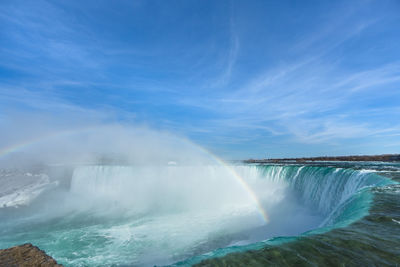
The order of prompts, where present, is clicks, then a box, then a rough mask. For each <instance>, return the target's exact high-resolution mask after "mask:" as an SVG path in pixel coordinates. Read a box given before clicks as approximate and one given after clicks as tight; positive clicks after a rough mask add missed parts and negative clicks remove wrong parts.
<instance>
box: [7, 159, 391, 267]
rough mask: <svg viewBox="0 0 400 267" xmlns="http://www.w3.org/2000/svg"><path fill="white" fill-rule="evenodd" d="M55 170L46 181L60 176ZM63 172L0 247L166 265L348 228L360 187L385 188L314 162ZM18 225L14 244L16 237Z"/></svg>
mask: <svg viewBox="0 0 400 267" xmlns="http://www.w3.org/2000/svg"><path fill="white" fill-rule="evenodd" d="M52 168H53V171H52V172H50V173H52V174H53V175H50V176H52V177H53V178H54V177H55V176H54V173H63V172H60V171H59V170H58V169H60V168H61V167H52ZM54 169H57V170H58V171H55V170H54ZM68 173H69V178H68V179H67V180H68V181H65V180H62V179H61V180H59V181H58V184H59V185H58V186H56V187H54V182H55V181H54V179H49V181H48V185H49V188H48V189H43V180H40V179H39V180H38V181H40V182H41V187H40V190H42V191H41V192H45V193H42V194H39V195H40V196H39V197H37V198H36V199H34V200H33V202H32V203H30V204H29V205H28V206H26V207H20V208H19V209H18V210H20V211H21V212H23V213H25V215H24V216H20V217H18V216H16V217H14V219H8V220H7V221H8V222H9V223H10V224H11V225H12V226H8V229H7V233H4V236H5V237H6V238H5V240H4V239H3V240H0V245H1V244H10V242H11V243H12V242H15V243H21V242H28V241H29V242H30V241H32V242H35V243H37V244H38V245H40V246H42V247H43V248H46V251H49V252H50V253H52V255H53V256H56V257H57V258H58V259H61V260H62V262H64V263H67V264H71V265H74V266H75V265H78V266H79V265H81V264H82V265H98V264H111V263H113V264H135V265H137V264H139V265H148V264H167V263H172V262H176V261H179V260H183V259H185V258H190V257H193V256H196V255H201V254H203V253H208V252H211V251H214V250H215V249H217V248H223V247H229V246H232V245H246V244H252V243H255V242H259V241H263V240H266V239H268V238H272V237H276V236H293V235H298V234H300V233H303V232H305V231H309V230H313V229H316V228H318V227H326V226H335V225H337V226H340V225H344V224H348V223H350V222H352V221H354V220H357V219H358V218H359V217H360V216H363V215H364V214H365V213H366V212H367V211H368V203H369V201H370V198H369V197H368V196H369V194H368V190H367V191H366V189H367V187H368V186H373V185H379V184H380V183H384V182H385V181H384V180H383V179H382V178H381V177H379V176H377V175H375V174H373V173H368V172H363V171H354V170H350V169H338V168H326V167H311V166H305V167H304V166H303V167H301V166H249V165H244V166H228V167H227V166H222V165H216V164H214V165H194V166H190V165H184V166H179V165H176V166H168V165H153V166H150V165H136V166H132V165H125V166H116V165H86V166H77V167H74V168H73V169H72V170H71V171H70V172H68ZM239 177H241V179H243V180H242V182H245V184H246V185H247V186H248V188H247V189H246V188H244V187H243V183H242V182H240V180H239V179H240V178H239ZM64 178H65V177H64ZM55 180H56V179H55ZM33 188H34V187H33ZM38 188H39V187H38ZM46 190H47V191H46ZM22 193H24V192H22ZM255 199H256V200H257V201H255ZM260 209H262V210H263V211H264V212H265V213H266V214H267V215H268V222H266V221H265V220H263V218H262V216H261V212H260ZM1 210H2V209H0V216H1ZM7 210H8V209H7ZM8 211H9V210H8ZM4 212H6V211H4ZM12 212H15V211H12ZM4 214H5V213H4ZM16 218H19V219H16ZM27 218H29V219H27ZM49 221H50V222H51V224H49ZM5 223H6V220H5V221H3V227H4V225H5ZM25 227H29V229H30V230H29V232H28V233H25V234H24V235H23V236H24V238H25V239H23V240H21V237H19V235H18V234H15V233H18V232H21V231H22V230H21V229H24V228H25ZM322 229H323V228H322ZM12 233H14V234H12ZM7 240H8V241H7ZM13 240H14V241H13ZM50 240H53V241H51V242H50ZM54 240H56V241H54ZM7 242H8V243H7ZM54 242H55V243H54ZM50 244H52V245H51V246H50ZM228 251H229V250H228ZM218 253H221V252H218ZM211 254H212V253H211ZM211 254H210V255H211ZM88 255H102V256H101V257H99V258H93V257H92V256H90V257H88Z"/></svg>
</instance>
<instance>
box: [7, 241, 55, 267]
mask: <svg viewBox="0 0 400 267" xmlns="http://www.w3.org/2000/svg"><path fill="white" fill-rule="evenodd" d="M0 266H9V267H25V266H26V267H28V266H40V267H55V266H57V267H62V265H60V264H57V262H56V260H54V259H53V258H52V257H50V256H48V255H47V254H46V253H45V252H44V251H43V250H40V249H39V248H38V247H36V246H34V245H32V244H30V243H27V244H23V245H20V246H15V247H12V248H7V249H0Z"/></svg>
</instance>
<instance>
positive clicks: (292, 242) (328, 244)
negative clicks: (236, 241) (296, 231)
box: [195, 162, 400, 266]
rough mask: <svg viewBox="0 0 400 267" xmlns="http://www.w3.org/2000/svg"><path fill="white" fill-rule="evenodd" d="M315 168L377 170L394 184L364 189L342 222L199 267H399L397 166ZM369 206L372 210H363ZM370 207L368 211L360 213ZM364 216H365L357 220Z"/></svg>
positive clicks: (319, 165) (399, 177)
mask: <svg viewBox="0 0 400 267" xmlns="http://www.w3.org/2000/svg"><path fill="white" fill-rule="evenodd" d="M309 165H310V166H314V167H317V168H324V167H335V168H348V169H350V170H365V169H368V170H376V171H377V174H379V175H381V176H383V177H388V178H390V179H391V181H392V183H393V184H387V185H384V186H377V187H372V188H368V189H366V190H365V191H364V192H362V193H361V194H359V196H358V197H359V198H360V199H359V200H358V201H357V200H356V201H354V202H353V203H350V205H348V206H347V207H346V209H345V210H342V211H341V215H342V217H346V216H350V217H352V216H353V215H354V214H351V213H354V212H357V210H358V211H361V213H360V214H358V215H356V217H358V219H357V220H355V221H354V222H351V220H350V221H346V219H345V220H343V218H340V217H339V218H338V221H339V222H340V223H339V224H337V225H335V227H328V228H325V229H320V230H316V231H311V232H309V233H305V234H303V235H301V236H298V237H292V238H278V239H277V240H271V241H269V242H265V244H262V245H260V246H258V247H256V248H255V249H252V248H247V249H246V248H241V250H242V251H241V252H238V250H240V249H236V251H233V252H232V253H229V254H226V253H221V256H220V257H213V258H209V259H204V260H202V261H200V262H199V261H198V260H197V264H195V266H399V265H400V185H399V184H396V183H397V182H399V181H400V172H399V167H400V165H399V164H390V163H374V162H371V163H310V164H309ZM366 203H369V205H368V206H364V207H363V206H361V207H360V205H365V204H366ZM365 208H367V212H366V213H364V212H363V211H362V210H363V209H364V211H365ZM359 215H363V216H359Z"/></svg>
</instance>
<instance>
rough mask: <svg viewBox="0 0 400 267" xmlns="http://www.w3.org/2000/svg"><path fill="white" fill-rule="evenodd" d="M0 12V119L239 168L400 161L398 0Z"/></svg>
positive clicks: (45, 6)
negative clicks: (92, 125)
mask: <svg viewBox="0 0 400 267" xmlns="http://www.w3.org/2000/svg"><path fill="white" fill-rule="evenodd" d="M0 6H1V7H0V112H1V113H0V121H5V120H7V118H9V117H11V116H12V115H11V114H15V113H19V114H30V115H32V114H51V116H55V117H57V116H59V117H62V118H70V120H71V121H73V120H74V119H75V118H79V117H95V118H97V119H98V120H100V121H101V120H103V121H118V122H123V123H127V124H133V125H147V126H148V127H150V128H154V129H157V130H162V131H169V132H172V133H175V134H178V135H182V136H185V137H188V138H189V139H191V140H193V141H194V142H196V143H198V144H200V145H201V146H203V147H205V148H207V149H209V150H210V151H212V152H214V153H216V154H218V155H220V156H222V157H224V158H228V159H237V158H248V157H253V158H264V157H286V156H318V155H346V154H378V153H396V152H400V2H399V1H386V0H384V1H207V0H198V1H192V0H189V1H183V0H182V1H161V0H160V1H140V0H139V1H15V0H5V1H1V3H0Z"/></svg>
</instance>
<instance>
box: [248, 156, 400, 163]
mask: <svg viewBox="0 0 400 267" xmlns="http://www.w3.org/2000/svg"><path fill="white" fill-rule="evenodd" d="M285 161H295V162H306V161H388V162H393V161H400V154H384V155H354V156H323V157H302V158H275V159H274V158H272V159H247V160H244V162H245V163H266V162H271V163H277V162H285Z"/></svg>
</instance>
